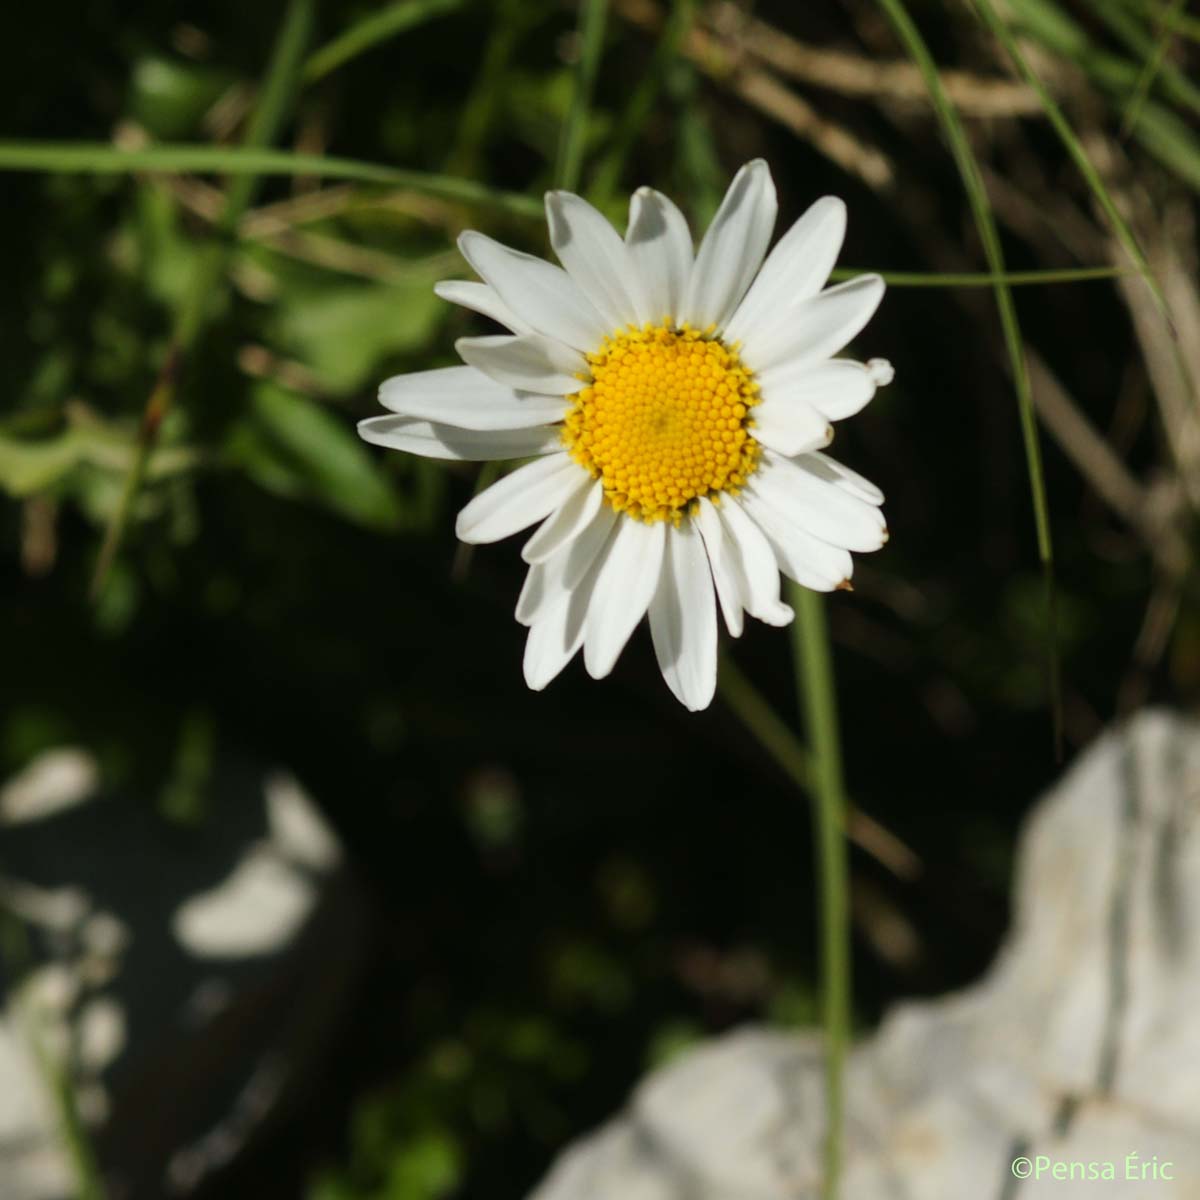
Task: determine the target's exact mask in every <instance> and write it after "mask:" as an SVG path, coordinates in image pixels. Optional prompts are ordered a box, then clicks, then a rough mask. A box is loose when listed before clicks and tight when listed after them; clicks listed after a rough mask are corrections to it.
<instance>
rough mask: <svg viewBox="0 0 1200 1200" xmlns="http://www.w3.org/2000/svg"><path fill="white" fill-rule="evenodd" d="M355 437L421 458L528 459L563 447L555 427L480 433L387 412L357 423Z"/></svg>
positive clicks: (482, 460)
mask: <svg viewBox="0 0 1200 1200" xmlns="http://www.w3.org/2000/svg"><path fill="white" fill-rule="evenodd" d="M358 436H359V437H360V438H362V439H363V441H365V442H371V443H372V444H373V445H376V446H387V447H388V449H389V450H407V451H408V453H409V454H420V455H421V456H422V457H424V458H449V459H457V460H458V461H460V462H489V461H493V460H501V461H503V460H504V459H509V458H531V457H532V456H533V455H535V454H553V453H554V452H555V451H556V450H561V449H562V444H563V442H562V431H561V430H560V429H558V428H556V427H554V426H549V427H548V426H545V425H536V426H534V427H533V428H532V429H494V430H490V431H488V432H483V433H480V432H478V431H476V430H474V429H459V428H457V427H456V426H454V425H435V424H433V423H432V422H430V421H418V420H414V419H413V418H412V417H397V416H392V415H391V414H388V415H387V416H382V417H368V418H367V419H366V420H365V421H359V423H358Z"/></svg>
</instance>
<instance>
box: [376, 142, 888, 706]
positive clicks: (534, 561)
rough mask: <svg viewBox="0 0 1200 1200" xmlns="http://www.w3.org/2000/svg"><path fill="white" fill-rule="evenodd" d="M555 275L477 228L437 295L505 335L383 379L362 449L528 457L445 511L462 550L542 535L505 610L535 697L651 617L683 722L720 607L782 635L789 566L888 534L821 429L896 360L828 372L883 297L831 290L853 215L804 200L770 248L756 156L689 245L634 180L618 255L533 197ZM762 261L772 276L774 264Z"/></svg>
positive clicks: (798, 576) (873, 280) (706, 668)
mask: <svg viewBox="0 0 1200 1200" xmlns="http://www.w3.org/2000/svg"><path fill="white" fill-rule="evenodd" d="M546 214H547V218H548V220H549V225H550V240H551V243H552V244H553V246H554V251H555V253H556V254H557V256H558V258H559V261H560V262H561V263H562V266H561V267H556V266H554V265H552V264H551V263H548V262H545V261H543V260H542V259H539V258H534V257H532V256H531V255H528V254H522V253H520V252H519V251H516V250H511V249H509V248H508V247H506V246H502V245H500V243H498V242H495V241H493V240H492V239H491V238H488V237H485V236H484V235H483V234H481V233H475V232H467V233H464V234H463V235H462V237H461V238H460V239H459V247H460V248H461V250H462V253H463V255H464V256H465V258H466V259H467V261H468V262H469V263H470V264H471V266H472V267H473V268H474V269H475V271H476V272H477V273H478V274H479V275H480V276H481V278H482V279H483V282H482V283H475V282H462V281H454V282H448V283H441V284H438V285H437V292H438V295H440V296H442V297H443V298H444V299H446V300H449V301H452V302H453V303H456V304H460V305H462V306H464V307H466V308H469V309H472V310H474V311H475V312H478V313H482V314H484V315H485V316H488V317H491V318H492V319H493V320H495V321H497V322H499V324H501V325H502V326H504V327H506V328H507V329H508V330H510V331H511V332H509V333H507V334H501V335H498V336H490V337H470V338H461V339H459V341H458V343H457V346H456V348H457V350H458V352H459V354H460V355H461V357H462V359H463V361H464V362H465V363H466V364H467V365H466V366H462V367H448V368H445V369H443V370H436V371H421V372H417V373H415V374H411V375H401V376H398V377H396V378H395V379H389V380H388V381H387V382H386V383H384V384H383V386H382V387H381V388H380V391H379V398H380V401H381V403H382V404H383V406H384V407H385V408H387V409H390V410H391V413H390V414H389V415H386V416H380V417H371V418H369V419H368V420H365V421H363V422H361V423H360V424H359V432H360V433H361V435H362V436H363V437H364V438H365V439H366V440H367V441H369V442H375V443H377V444H378V445H382V446H390V447H392V448H394V449H399V450H407V451H409V452H410V453H414V454H422V455H426V456H428V457H431V458H446V459H465V460H475V461H483V460H506V459H531V460H532V461H530V462H528V463H526V465H524V466H521V467H518V468H517V469H516V470H515V471H513V472H512V473H511V474H509V475H507V476H505V477H504V478H503V479H501V480H500V481H499V482H498V483H495V484H493V485H492V486H491V487H489V488H488V489H487V490H486V491H484V492H481V493H480V494H479V495H478V496H476V497H475V498H474V499H473V500H472V501H471V502H470V503H469V504H468V505H467V506H466V508H464V509H463V510H462V512H461V513H460V514H459V517H458V525H457V531H458V536H459V537H460V538H461V539H462V540H463V541H466V542H494V541H498V540H499V539H501V538H504V537H508V536H509V535H510V534H513V533H517V532H518V531H520V530H523V529H527V528H528V527H529V526H531V525H534V524H538V523H539V522H540V524H538V528H537V530H536V531H535V532H534V534H533V536H532V537H530V539H529V540H528V541H527V542H526V543H525V546H524V548H523V550H522V551H521V555H522V557H523V558H524V559H525V561H526V562H527V563H529V564H530V568H529V573H528V575H527V577H526V580H525V586H524V588H523V589H522V591H521V595H520V599H519V600H518V602H517V612H516V616H517V620H518V621H520V622H521V623H522V624H523V625H526V626H528V627H529V636H528V640H527V642H526V649H525V678H526V681H527V682H528V684H529V686H530V687H531V688H536V689H540V688H543V687H545V686H546V684H548V683H549V682H550V681H551V680H552V679H553V678H554V677H555V676H556V675H558V673H559V672H560V671H561V670H562V669H563V668H564V667H565V666H566V664H567V663H568V662H569V661H570V660H571V658H572V657H574V655H575V654H576V653H577V652H578V651H579V650H580V648H582V649H583V657H584V662H585V665H586V667H587V670H588V673H589V674H590V675H592V676H593V678H596V679H599V678H602V677H603V676H605V675H607V674H608V673H609V672H610V671H611V670H612V668H613V666H614V664H615V663H616V661H617V658H618V656H619V655H620V653H621V651H622V649H623V648H624V646H625V643H626V642H627V641H628V640H629V637H630V635H631V634H632V633H633V630H634V628H635V627H636V626H637V625H638V623H639V622H640V621H641V619H642V617H643V616H645V615H646V614H647V612H648V613H649V617H650V632H651V636H652V638H653V641H654V649H655V653H656V655H657V658H658V663H659V666H660V668H661V670H662V673H663V677H664V678H665V679H666V681H667V684H668V686H669V687H670V688H671V691H672V692H674V694H675V695H676V697H678V699H679V700H680V701H681V702H682V703H683V704H684V705H686V706H687V707H688V708H689V709H692V710H696V709H702V708H705V707H707V705H708V703H709V702H710V701H711V699H712V696H713V690H714V688H715V685H716V674H717V615H716V613H717V607H718V606H719V607H720V609H721V612H722V614H723V616H724V619H725V624H726V626H727V627H728V629H729V632H730V633H731V634H732V635H733V636H734V637H737V636H738V635H740V633H741V632H742V622H743V614H744V613H749V614H750V615H751V616H753V617H757V618H758V619H759V620H761V621H764V622H766V623H767V624H770V625H786V624H787V623H788V622H789V621H791V619H792V615H793V614H792V610H791V609H790V608H789V607H788V606H787V605H786V604H784V603H782V602H781V600H780V581H779V573H780V571H782V572H783V573H784V574H785V575H788V576H790V577H791V578H792V579H794V580H796V581H797V582H798V583H801V584H803V585H804V586H806V587H810V588H815V589H818V590H820V591H830V590H832V589H834V588H837V587H843V586H848V584H849V579H850V575H851V573H852V570H853V565H852V562H851V558H850V553H849V552H850V551H851V550H857V551H866V550H876V549H878V548H879V547H880V546H881V545H883V543H884V541H885V540H886V539H887V530H886V528H885V526H884V522H883V516H882V514H881V512H880V510H879V506H880V504H881V503H882V502H883V496H882V494H881V493H880V491H879V489H878V488H876V487H875V486H874V485H873V484H871V483H869V482H867V480H865V479H863V478H862V477H861V476H860V475H857V474H856V473H855V472H853V471H851V470H850V469H849V468H848V467H844V466H842V465H841V464H840V463H838V462H836V461H835V460H834V459H832V458H830V457H829V456H828V455H826V454H823V453H822V448H823V447H824V446H827V445H828V444H829V442H830V440H831V439H832V437H833V429H832V426H831V425H830V422H831V421H836V420H840V419H841V418H843V417H848V416H850V415H852V414H853V413H856V412H858V410H859V409H861V408H862V407H863V405H865V404H866V403H867V401H868V400H870V399H871V397H872V396H873V395H874V393H875V389H876V387H877V386H880V385H882V384H885V383H888V382H890V380H891V375H892V371H891V367H890V366H889V365H888V364H887V363H886V362H884V361H883V360H879V359H875V360H872V361H871V362H870V363H867V364H863V363H859V362H854V361H852V360H850V359H843V358H833V357H832V355H834V354H837V353H838V352H839V351H840V350H841V349H842V348H843V347H845V346H846V344H847V343H848V342H849V341H850V340H851V339H852V338H853V337H855V335H857V334H858V332H859V331H860V330H861V329H862V328H863V326H864V325H865V324H866V323H867V321H868V320H869V319H870V317H871V315H872V314H873V313H874V311H875V309H876V307H877V306H878V304H879V301H880V299H881V298H882V296H883V281H882V280H881V279H880V278H879V277H878V276H877V275H863V276H860V277H859V278H857V279H852V280H850V281H849V282H848V283H844V284H840V285H838V286H836V287H832V288H827V289H825V290H822V289H823V288H824V285H825V283H826V282H827V280H828V278H829V273H830V271H831V270H832V268H833V264H834V261H835V259H836V258H837V254H838V251H839V250H840V249H841V244H842V237H843V235H844V232H845V226H846V210H845V205H843V204H842V202H841V201H840V200H837V199H834V198H832V197H825V198H824V199H821V200H818V201H817V202H816V203H815V204H814V205H813V206H812V207H811V208H810V209H809V210H808V211H807V212H806V213H805V214H804V215H803V216H802V217H800V219H799V220H798V221H797V222H796V223H795V224H794V225H793V226H792V228H791V229H790V230H789V231H788V232H787V234H785V236H784V237H783V238H782V239H781V240H780V241H779V243H778V244H777V245H776V246H775V248H774V249H773V250H772V251H771V253H770V255H767V245H768V243H769V242H770V240H771V233H772V230H773V229H774V225H775V214H776V201H775V186H774V183H773V182H772V180H771V173H770V171H769V170H768V169H767V165H766V163H764V162H762V161H761V160H756V161H754V162H751V163H748V164H747V165H746V166H744V167H743V168H742V169H741V170H740V171H739V172H738V173H737V175H736V176H735V177H734V180H733V182H732V184H731V185H730V187H729V191H728V192H727V193H726V195H725V199H724V201H723V203H722V204H721V207H720V209H719V211H718V212H717V215H716V217H715V218H714V219H713V222H712V225H711V226H710V227H709V229H708V232H707V233H706V234H705V236H704V239H703V241H702V242H701V243H700V248H699V250H696V251H693V244H692V237H691V234H690V233H689V231H688V226H687V222H686V221H685V220H684V218H683V215H682V214H681V213H680V211H679V209H678V208H676V207H675V205H674V204H672V203H671V201H670V200H668V199H667V198H666V197H665V196H663V195H661V194H660V193H658V192H655V191H652V190H651V189H650V188H640V189H639V190H638V191H637V192H635V193H634V196H633V199H632V201H631V202H630V213H629V228H628V231H627V232H626V234H625V237H624V239H622V238H621V237H620V236H619V235H618V234H617V232H616V231H615V230H614V229H613V228H612V226H611V225H610V224H609V223H608V221H606V220H605V218H604V217H603V216H601V214H600V213H599V212H597V211H596V210H595V209H594V208H592V207H591V206H590V205H589V204H587V203H586V202H585V201H583V200H581V199H580V198H579V197H578V196H574V195H571V194H570V193H568V192H551V193H550V194H549V195H547V197H546ZM764 258H765V261H764Z"/></svg>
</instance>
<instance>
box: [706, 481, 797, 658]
mask: <svg viewBox="0 0 1200 1200" xmlns="http://www.w3.org/2000/svg"><path fill="white" fill-rule="evenodd" d="M695 522H696V528H697V529H699V531H700V536H701V538H703V539H704V549H705V550H706V551H707V552H708V565H709V566H710V567H711V568H712V577H713V583H714V584H715V585H716V588H717V599H718V600H720V602H721V613H722V615H723V616H724V617H725V628H726V629H728V630H729V632H730V635H731V636H732V637H741V636H742V629H743V627H744V623H743V621H742V587H741V581H740V579H739V576H738V562H737V550H736V547H734V546H732V545H730V544H729V538H728V535H727V534H726V532H725V528H724V526H723V525H722V524H721V518H720V517H719V516H718V515H717V510H716V508H715V507H714V506H713V503H712V501H711V500H709V499H708V498H707V497H706V496H701V497H700V506H699V509H698V511H697V513H696V516H695ZM776 575H777V576H778V573H776Z"/></svg>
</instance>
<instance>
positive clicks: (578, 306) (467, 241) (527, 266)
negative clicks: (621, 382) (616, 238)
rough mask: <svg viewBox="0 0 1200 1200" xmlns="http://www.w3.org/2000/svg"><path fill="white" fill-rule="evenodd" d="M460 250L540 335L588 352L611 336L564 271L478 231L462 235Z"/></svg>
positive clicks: (593, 306)
mask: <svg viewBox="0 0 1200 1200" xmlns="http://www.w3.org/2000/svg"><path fill="white" fill-rule="evenodd" d="M458 248H459V249H460V250H461V251H462V253H463V257H464V258H465V259H466V260H467V262H469V263H470V264H471V266H472V267H474V268H475V270H476V271H477V272H478V273H479V274H480V275H481V276H483V278H484V279H485V280H486V281H487V282H488V283H489V284H491V286H492V288H493V289H494V290H495V292H496V294H497V295H498V296H499V297H500V299H501V300H502V301H503V302H504V304H505V305H507V306H508V307H509V308H510V309H512V311H513V312H515V313H516V314H517V315H518V316H519V317H520V318H521V320H523V321H526V322H528V324H529V325H531V326H532V327H533V328H534V329H536V330H537V332H538V333H544V334H545V335H546V336H547V337H552V338H556V339H557V340H558V341H560V342H565V343H566V344H567V345H568V346H574V347H575V349H576V350H582V351H583V352H584V353H585V354H586V353H588V352H589V351H592V350H595V349H596V348H597V347H598V346H599V345H600V343H601V342H602V341H603V340H604V336H605V334H607V333H608V332H609V329H608V327H607V325H606V324H605V322H604V319H603V318H602V317H601V316H600V314H599V313H598V312H597V311H596V308H595V305H593V304H592V302H591V301H590V300H588V298H587V297H586V296H585V295H584V294H583V293H582V292H581V291H580V290H579V287H578V285H577V284H576V283H575V281H574V280H573V279H572V278H571V277H570V276H569V275H568V274H567V273H566V271H564V270H563V269H562V267H556V266H555V265H554V264H553V263H548V262H546V261H545V260H544V259H541V258H535V257H534V256H533V255H532V254H523V253H521V251H519V250H512V249H510V248H509V247H508V246H503V245H501V244H500V243H499V242H497V241H493V240H492V239H491V238H490V237H487V236H486V235H485V234H482V233H476V232H475V231H474V230H473V229H469V230H467V231H466V232H465V233H464V234H462V235H461V236H460V237H459V239H458Z"/></svg>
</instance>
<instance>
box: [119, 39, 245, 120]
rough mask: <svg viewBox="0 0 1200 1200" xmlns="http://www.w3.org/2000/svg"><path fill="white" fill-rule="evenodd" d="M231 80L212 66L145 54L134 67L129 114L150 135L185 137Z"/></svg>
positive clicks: (231, 78)
mask: <svg viewBox="0 0 1200 1200" xmlns="http://www.w3.org/2000/svg"><path fill="white" fill-rule="evenodd" d="M232 82H233V77H232V76H231V75H229V74H227V73H225V72H223V71H218V70H215V69H213V68H212V67H207V66H202V65H200V64H198V63H193V62H186V61H181V60H179V59H174V58H167V57H165V56H161V55H148V56H147V57H145V58H143V59H140V60H139V61H138V62H137V63H135V64H134V67H133V73H132V78H131V80H130V95H129V113H130V116H132V117H133V119H134V120H135V121H137V122H138V124H139V125H142V126H143V127H144V128H145V129H146V131H147V132H148V133H149V134H150V135H151V136H152V137H155V138H166V139H170V138H179V137H186V136H187V135H188V134H191V133H194V132H195V131H196V129H197V127H198V126H199V124H200V120H201V118H202V117H203V116H204V114H205V113H206V112H207V111H208V110H209V108H211V107H212V105H213V104H214V103H215V102H216V100H217V98H218V97H219V96H220V95H221V93H222V92H223V91H225V89H226V88H228V87H229V86H230V84H231V83H232Z"/></svg>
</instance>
